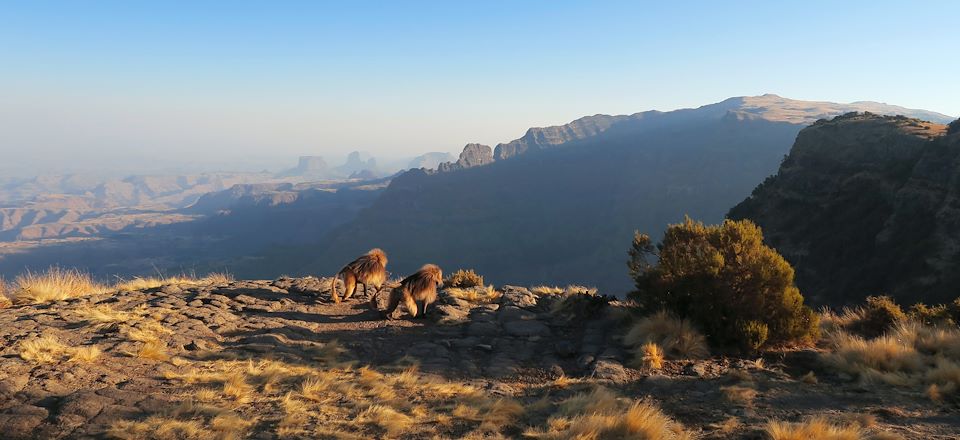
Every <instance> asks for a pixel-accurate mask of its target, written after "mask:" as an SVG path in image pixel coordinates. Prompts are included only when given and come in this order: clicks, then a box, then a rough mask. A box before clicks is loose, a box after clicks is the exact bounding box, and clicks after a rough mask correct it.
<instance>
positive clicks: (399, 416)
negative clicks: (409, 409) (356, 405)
mask: <svg viewBox="0 0 960 440" xmlns="http://www.w3.org/2000/svg"><path fill="white" fill-rule="evenodd" d="M356 421H357V423H365V424H372V425H375V426H377V427H379V428H380V429H382V430H384V431H385V432H386V434H387V436H389V437H395V436H397V435H400V434H403V433H404V432H406V431H407V430H408V429H410V427H411V426H413V423H414V420H413V418H411V417H410V416H408V415H406V414H403V413H401V412H399V411H397V410H395V409H393V408H391V407H388V406H382V405H373V406H371V407H369V408H367V409H366V410H365V411H363V412H362V413H360V415H359V416H357V419H356Z"/></svg>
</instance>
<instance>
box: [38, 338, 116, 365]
mask: <svg viewBox="0 0 960 440" xmlns="http://www.w3.org/2000/svg"><path fill="white" fill-rule="evenodd" d="M100 354H101V351H100V348H99V347H97V346H96V345H86V346H81V347H68V346H66V345H64V344H63V343H61V342H60V340H59V339H57V338H56V337H55V336H53V335H44V336H40V337H38V338H33V339H30V340H27V341H23V342H21V343H20V345H19V355H20V358H21V359H23V360H25V361H30V362H36V363H54V362H62V361H64V360H67V361H69V362H80V363H89V362H93V361H95V360H97V359H98V358H99V357H100Z"/></svg>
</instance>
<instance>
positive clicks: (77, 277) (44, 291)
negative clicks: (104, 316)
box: [11, 267, 109, 304]
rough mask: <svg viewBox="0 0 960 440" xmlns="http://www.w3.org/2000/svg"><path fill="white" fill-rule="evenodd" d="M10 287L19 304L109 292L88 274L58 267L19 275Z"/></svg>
mask: <svg viewBox="0 0 960 440" xmlns="http://www.w3.org/2000/svg"><path fill="white" fill-rule="evenodd" d="M11 287H12V291H13V298H14V301H16V302H17V303H20V304H40V303H45V302H50V301H62V300H65V299H70V298H77V297H80V296H85V295H92V294H97V293H105V292H107V291H108V290H109V289H107V287H105V286H104V285H102V284H99V283H97V282H96V281H94V280H93V278H92V277H90V275H89V274H86V273H83V272H80V271H78V270H68V269H61V268H59V267H51V268H49V269H47V271H46V272H37V273H35V272H27V273H25V274H22V275H19V276H17V277H16V278H15V279H14V281H13V285H12V286H11Z"/></svg>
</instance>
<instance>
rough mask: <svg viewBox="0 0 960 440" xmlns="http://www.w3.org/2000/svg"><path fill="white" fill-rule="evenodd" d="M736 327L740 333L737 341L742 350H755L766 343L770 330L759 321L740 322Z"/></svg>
mask: <svg viewBox="0 0 960 440" xmlns="http://www.w3.org/2000/svg"><path fill="white" fill-rule="evenodd" d="M737 327H738V331H739V333H740V334H739V335H738V336H737V339H739V340H740V346H741V348H743V349H744V350H749V351H754V350H757V349H758V348H760V347H762V346H763V344H764V343H765V342H767V336H768V333H769V332H770V328H769V327H767V325H766V324H764V323H762V322H760V321H746V322H741V323H740V325H738V326H737Z"/></svg>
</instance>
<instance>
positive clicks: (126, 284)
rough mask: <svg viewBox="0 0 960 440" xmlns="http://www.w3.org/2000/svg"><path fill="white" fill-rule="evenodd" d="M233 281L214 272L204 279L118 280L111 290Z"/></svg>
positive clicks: (225, 275)
mask: <svg viewBox="0 0 960 440" xmlns="http://www.w3.org/2000/svg"><path fill="white" fill-rule="evenodd" d="M232 281H233V275H231V274H229V273H225V272H215V273H211V274H207V275H206V276H204V277H201V278H196V277H191V276H186V275H179V276H173V277H134V278H132V279H129V280H120V281H118V282H117V283H116V284H115V285H114V286H113V289H114V290H117V291H136V290H147V289H155V288H157V287H162V286H168V285H172V284H185V285H191V286H194V285H203V286H206V285H218V284H227V283H230V282H232Z"/></svg>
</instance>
